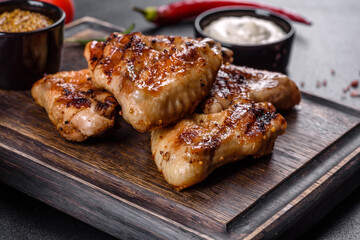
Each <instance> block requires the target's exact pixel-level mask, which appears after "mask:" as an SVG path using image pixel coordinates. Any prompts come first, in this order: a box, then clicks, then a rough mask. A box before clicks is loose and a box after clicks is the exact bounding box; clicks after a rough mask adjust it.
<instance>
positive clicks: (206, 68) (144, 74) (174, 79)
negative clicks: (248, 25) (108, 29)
mask: <svg viewBox="0 0 360 240" xmlns="http://www.w3.org/2000/svg"><path fill="white" fill-rule="evenodd" d="M84 55H85V58H86V59H87V61H88V65H89V69H90V72H91V76H92V79H93V82H94V84H95V85H96V86H98V87H100V88H104V89H106V90H108V91H109V92H111V93H113V94H114V96H115V98H116V99H117V101H118V103H119V104H120V105H121V107H122V115H123V117H124V119H125V120H126V121H127V122H128V123H130V124H131V125H132V126H133V127H134V128H135V129H137V130H138V131H140V132H145V131H150V130H153V129H156V128H159V127H163V126H166V125H169V124H172V123H175V122H176V121H178V120H179V119H181V118H183V117H185V116H187V115H189V114H191V113H192V112H193V111H194V110H195V108H196V106H197V105H198V104H199V103H200V101H201V100H202V99H203V98H204V97H205V96H206V95H207V94H208V93H209V90H210V88H211V86H212V83H213V82H214V81H215V76H216V74H217V72H218V70H219V68H220V66H221V63H222V54H221V46H220V45H219V44H218V43H216V42H215V41H213V40H211V39H193V38H187V37H172V36H144V35H142V34H141V33H132V34H128V35H123V34H120V33H113V34H111V35H110V36H109V37H108V39H107V40H106V41H105V42H96V41H93V42H90V43H88V44H87V46H86V48H85V52H84Z"/></svg>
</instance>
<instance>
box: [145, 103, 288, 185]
mask: <svg viewBox="0 0 360 240" xmlns="http://www.w3.org/2000/svg"><path fill="white" fill-rule="evenodd" d="M275 111H276V110H275V108H274V107H273V105H272V104H270V103H265V102H262V103H253V102H250V101H248V100H236V101H235V102H234V103H233V104H232V105H231V106H230V107H228V108H227V109H226V110H224V111H221V112H218V113H211V114H194V115H193V116H192V117H191V118H187V119H184V120H181V121H180V122H178V123H177V124H176V125H175V126H171V127H167V128H161V129H157V130H155V131H153V132H152V136H151V149H152V153H153V156H154V159H155V163H156V165H157V167H158V169H159V170H160V171H161V172H162V173H163V175H164V177H165V180H166V181H167V182H168V183H169V184H171V185H173V186H174V187H175V188H176V189H179V190H181V189H183V188H186V187H189V186H191V185H194V184H196V183H198V182H201V181H202V180H204V179H205V178H206V177H207V176H208V175H209V174H210V173H211V172H212V171H213V170H214V169H216V168H217V167H220V166H222V165H224V164H227V163H230V162H234V161H237V160H239V159H242V158H244V157H247V156H254V157H260V156H263V155H265V154H269V153H270V152H271V151H272V148H273V145H274V142H275V140H276V138H277V136H278V135H281V134H282V133H284V131H285V129H286V126H287V125H286V121H285V119H284V118H283V117H282V116H281V115H280V114H278V113H275Z"/></svg>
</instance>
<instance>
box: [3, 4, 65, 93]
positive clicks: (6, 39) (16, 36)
mask: <svg viewBox="0 0 360 240" xmlns="http://www.w3.org/2000/svg"><path fill="white" fill-rule="evenodd" d="M17 8H19V9H22V10H29V11H33V12H38V13H41V14H43V15H45V16H48V17H49V18H50V19H52V20H53V21H54V23H53V24H52V25H50V26H48V27H45V28H42V29H39V30H36V31H31V32H19V33H7V32H0V52H1V54H0V88H2V89H29V88H30V87H31V86H32V84H33V83H34V82H35V81H36V80H38V79H40V78H41V77H42V76H43V75H44V74H45V73H55V72H57V71H58V70H59V67H60V60H61V48H62V44H63V37H64V21H65V13H64V12H63V11H62V10H61V9H60V8H58V7H56V6H54V5H51V4H48V3H43V2H37V1H2V2H0V14H1V13H3V12H6V11H12V10H14V9H17Z"/></svg>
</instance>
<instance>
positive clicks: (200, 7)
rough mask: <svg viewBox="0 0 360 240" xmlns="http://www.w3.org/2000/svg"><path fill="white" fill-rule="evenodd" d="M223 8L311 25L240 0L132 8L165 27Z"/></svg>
mask: <svg viewBox="0 0 360 240" xmlns="http://www.w3.org/2000/svg"><path fill="white" fill-rule="evenodd" d="M224 6H243V7H252V8H257V9H264V10H268V11H270V12H273V13H277V14H280V15H283V16H286V17H288V18H289V19H291V20H293V21H295V22H299V23H304V24H306V25H311V22H310V21H308V20H306V19H305V18H304V17H302V16H300V15H298V14H296V13H293V12H289V11H287V10H285V9H282V8H277V7H272V6H269V5H264V4H262V3H256V2H250V1H241V0H184V1H178V2H174V3H170V4H169V5H162V6H158V7H146V8H144V9H142V8H138V7H134V10H135V11H138V12H140V13H142V14H143V15H144V17H145V18H146V20H148V21H150V22H154V23H156V24H157V25H166V24H170V23H174V22H179V21H181V20H184V19H189V18H193V17H196V16H197V15H199V14H200V13H202V12H204V11H207V10H209V9H213V8H216V7H224Z"/></svg>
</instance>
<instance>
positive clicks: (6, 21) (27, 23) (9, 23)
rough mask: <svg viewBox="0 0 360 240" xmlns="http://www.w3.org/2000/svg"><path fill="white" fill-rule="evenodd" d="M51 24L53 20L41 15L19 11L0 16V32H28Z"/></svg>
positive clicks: (4, 13)
mask: <svg viewBox="0 0 360 240" xmlns="http://www.w3.org/2000/svg"><path fill="white" fill-rule="evenodd" d="M53 23H54V21H53V20H51V19H50V18H49V17H47V16H45V15H43V14H41V13H37V12H31V11H24V10H21V9H15V10H13V11H11V12H3V13H1V14H0V32H12V33H14V32H30V31H35V30H38V29H42V28H45V27H47V26H50V25H51V24H53Z"/></svg>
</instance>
